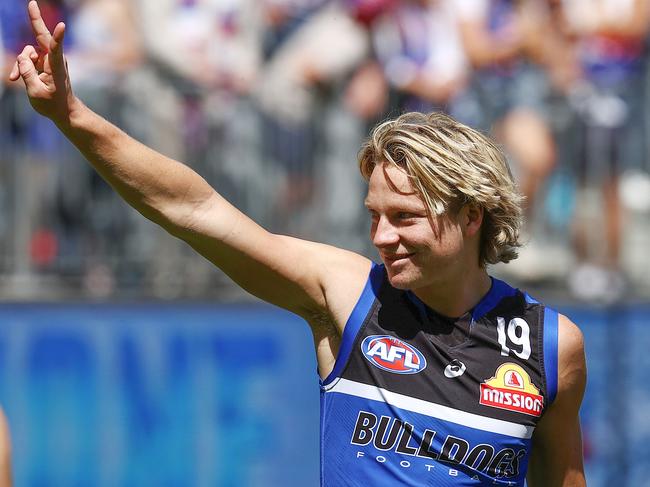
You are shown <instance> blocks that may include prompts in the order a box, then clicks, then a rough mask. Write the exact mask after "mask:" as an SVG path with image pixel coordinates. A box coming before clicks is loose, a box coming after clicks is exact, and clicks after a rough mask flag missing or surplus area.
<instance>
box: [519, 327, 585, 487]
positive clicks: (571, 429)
mask: <svg viewBox="0 0 650 487" xmlns="http://www.w3.org/2000/svg"><path fill="white" fill-rule="evenodd" d="M558 325H559V329H558V391H557V396H556V398H555V401H554V402H553V404H552V405H551V407H550V408H549V410H548V411H547V412H546V413H545V414H544V417H543V418H542V420H541V421H540V422H539V424H538V426H537V428H536V429H535V434H534V436H533V452H532V458H531V461H530V465H529V468H528V476H527V481H528V485H529V486H530V487H584V486H585V485H586V482H585V475H584V468H583V461H582V435H581V432H580V419H579V417H578V412H579V410H580V404H581V402H582V396H583V394H584V390H585V384H586V380H587V367H586V364H585V353H584V343H583V337H582V332H581V331H580V330H579V329H578V327H577V326H576V325H575V324H573V323H572V322H571V321H570V320H569V319H568V318H567V317H566V316H562V315H560V317H559V323H558Z"/></svg>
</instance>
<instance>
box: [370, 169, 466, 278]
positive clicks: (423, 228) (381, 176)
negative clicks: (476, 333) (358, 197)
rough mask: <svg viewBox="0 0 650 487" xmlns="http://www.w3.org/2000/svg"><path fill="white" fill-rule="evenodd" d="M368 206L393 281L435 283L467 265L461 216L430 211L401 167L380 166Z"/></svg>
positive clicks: (372, 231)
mask: <svg viewBox="0 0 650 487" xmlns="http://www.w3.org/2000/svg"><path fill="white" fill-rule="evenodd" d="M366 206H367V207H368V211H369V212H370V215H371V217H372V226H371V229H370V237H371V239H372V243H373V244H374V246H375V247H376V248H377V250H378V251H379V255H380V256H381V259H382V261H383V262H384V264H385V266H386V270H387V273H388V278H389V280H390V283H391V284H392V285H393V287H396V288H399V289H412V290H417V289H422V288H426V287H431V286H434V287H435V286H436V285H441V284H444V282H446V281H447V280H448V279H450V278H453V272H454V270H455V269H456V270H457V269H461V268H462V267H463V265H462V264H463V262H462V260H463V259H464V258H465V257H464V256H465V253H464V252H463V250H464V239H463V233H462V230H461V227H460V225H459V223H458V221H457V218H456V216H455V215H451V216H448V215H446V214H445V215H443V216H430V215H429V212H428V211H427V208H426V205H425V204H424V202H423V201H422V200H421V199H420V197H419V196H418V195H417V193H415V192H414V190H413V187H412V185H411V183H410V181H409V180H408V176H407V175H406V173H405V172H404V171H402V170H401V169H399V168H397V167H395V166H393V165H388V164H378V165H376V166H375V168H374V170H373V172H372V174H371V175H370V180H369V182H368V196H367V198H366Z"/></svg>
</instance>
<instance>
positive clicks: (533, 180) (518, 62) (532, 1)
mask: <svg viewBox="0 0 650 487" xmlns="http://www.w3.org/2000/svg"><path fill="white" fill-rule="evenodd" d="M454 5H455V6H456V8H457V9H458V15H459V21H460V29H461V35H462V39H463V44H464V46H465V50H466V52H467V55H468V57H469V60H470V62H471V64H472V66H473V67H474V70H475V72H474V83H473V89H474V90H475V92H476V94H477V96H478V98H479V102H480V107H481V114H480V118H479V120H475V121H470V123H473V124H475V125H478V126H480V127H483V129H484V130H489V131H491V132H492V133H493V134H494V135H495V137H496V138H497V140H499V141H500V142H501V143H503V144H504V146H505V148H506V151H507V152H508V154H509V155H510V156H511V157H512V159H513V171H514V172H515V173H516V176H517V178H518V179H519V185H520V188H521V190H522V192H523V194H524V196H525V197H526V201H527V203H526V206H525V210H526V220H527V221H528V224H529V227H528V232H529V233H530V232H532V230H533V229H532V227H533V226H534V225H531V222H532V221H533V217H534V216H535V213H536V204H537V199H538V194H539V191H540V188H541V187H542V185H543V183H544V181H545V180H546V178H547V177H548V175H549V174H550V172H551V171H552V169H553V168H554V166H555V158H556V149H555V143H554V140H553V137H552V134H551V130H550V128H549V125H548V123H547V121H546V120H545V117H544V108H545V97H546V96H547V94H548V90H549V86H548V80H547V78H546V74H545V73H544V72H543V70H542V69H541V67H540V66H536V65H535V64H533V63H532V62H530V58H529V56H530V55H532V54H534V53H535V52H536V49H537V47H538V43H539V40H540V38H541V37H542V36H540V32H541V29H542V28H543V22H544V20H545V18H546V15H545V13H546V12H545V4H544V2H542V1H541V0H520V1H517V0H465V1H462V2H454ZM540 21H541V22H540ZM522 257H523V258H524V259H525V255H524V254H522Z"/></svg>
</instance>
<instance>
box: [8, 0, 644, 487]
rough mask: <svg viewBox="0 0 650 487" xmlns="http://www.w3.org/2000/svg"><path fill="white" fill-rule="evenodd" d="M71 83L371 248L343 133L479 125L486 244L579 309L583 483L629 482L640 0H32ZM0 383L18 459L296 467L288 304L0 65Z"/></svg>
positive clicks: (271, 201)
mask: <svg viewBox="0 0 650 487" xmlns="http://www.w3.org/2000/svg"><path fill="white" fill-rule="evenodd" d="M39 4H40V6H41V10H42V12H43V15H44V17H45V19H46V23H47V24H48V25H49V26H50V27H53V26H54V25H55V24H56V23H57V22H58V21H60V20H65V21H66V23H67V25H68V33H67V38H66V43H67V44H66V49H67V56H68V62H69V67H70V73H71V77H72V80H73V88H74V90H75V92H76V93H77V95H78V96H79V97H80V98H82V99H83V100H84V102H85V103H86V104H88V105H89V106H90V107H91V108H93V109H94V110H96V111H97V112H99V113H101V114H102V115H103V116H105V117H106V118H107V119H109V120H111V121H112V122H114V123H116V124H117V125H119V126H120V127H122V128H123V129H125V130H126V131H127V132H128V133H130V134H131V135H132V136H134V137H136V138H137V139H139V140H141V141H142V142H144V143H146V144H147V145H150V146H151V147H153V148H155V149H157V150H159V151H161V152H163V153H165V154H166V155H169V156H171V157H174V158H176V159H178V160H181V161H183V162H185V163H187V164H188V165H190V166H191V167H193V168H194V169H195V170H197V171H198V172H199V173H200V174H201V175H203V177H205V178H206V179H207V180H208V181H209V182H210V183H211V184H212V185H213V186H214V187H215V188H216V189H217V190H218V191H219V192H220V193H222V194H223V195H224V196H226V197H227V198H228V199H230V201H232V202H233V203H234V204H235V205H236V206H238V207H239V208H240V209H241V210H243V211H244V212H246V213H247V214H249V215H250V216H251V217H252V218H254V219H255V220H256V221H258V222H259V223H260V224H262V225H263V226H265V227H266V228H268V229H269V230H271V231H274V232H278V233H288V234H292V235H296V236H300V237H304V238H308V239H311V240H318V241H322V242H327V243H331V244H333V245H337V246H341V247H345V248H348V249H351V250H354V251H357V252H360V253H363V254H365V255H368V256H369V257H371V258H376V255H375V254H374V252H373V250H372V248H371V245H370V241H369V239H368V229H369V219H368V217H367V215H366V211H365V209H364V207H363V204H362V201H363V198H364V196H365V182H364V181H363V180H362V178H361V177H360V175H359V174H358V169H357V166H356V154H357V151H358V149H359V146H360V144H361V143H362V141H363V140H364V137H366V136H367V134H368V132H369V130H370V128H371V127H372V126H374V125H375V124H376V123H377V122H379V121H382V120H384V119H386V118H388V117H392V116H395V115H398V114H400V113H402V112H404V111H411V110H419V111H431V110H442V111H445V112H447V113H449V114H451V115H452V116H454V117H455V118H457V119H459V120H460V121H462V122H465V123H467V124H469V125H472V126H474V127H477V128H479V129H481V130H482V131H483V132H485V133H489V134H490V135H492V136H493V137H494V138H495V139H496V140H497V141H498V142H499V144H501V145H502V147H503V148H504V149H505V151H506V152H507V154H508V157H509V159H510V164H511V167H512V169H513V172H514V174H515V176H516V178H517V180H518V181H519V184H520V187H521V190H522V192H523V193H524V194H525V196H526V217H527V223H526V227H525V229H524V241H525V242H526V246H525V247H524V248H523V249H522V251H521V255H520V258H519V259H518V260H516V261H514V262H512V263H510V264H508V265H503V266H496V267H494V268H493V269H492V270H491V272H492V273H493V274H495V275H497V276H499V277H502V278H505V279H507V280H509V281H510V282H511V283H513V284H515V285H517V286H520V287H523V288H525V289H527V290H529V292H531V294H533V295H534V296H535V297H537V298H538V299H542V300H544V301H545V302H547V303H548V304H549V305H552V306H554V307H556V308H558V309H559V310H560V311H562V312H563V313H565V314H567V315H568V316H569V317H571V318H572V319H573V320H574V321H576V322H577V323H578V324H579V325H580V326H581V328H582V329H583V331H584V333H585V338H586V346H587V358H588V366H589V383H588V388H587V394H586V398H585V403H584V406H583V410H582V421H583V428H584V434H585V455H586V465H587V475H588V482H589V485H590V486H592V485H593V486H609V485H613V484H614V483H615V484H616V485H620V486H635V487H638V486H646V485H647V486H650V446H649V445H650V418H649V417H648V416H647V414H645V413H644V412H643V411H644V410H645V407H646V404H647V403H648V402H650V386H649V385H648V384H647V383H646V382H645V380H647V379H646V377H647V372H648V371H650V356H649V355H648V354H647V353H646V350H645V348H646V346H645V344H647V343H650V329H649V328H648V325H649V324H650V323H649V322H650V318H649V317H648V316H650V315H649V314H648V312H649V311H650V304H649V303H650V258H648V255H647V252H648V249H649V248H650V142H649V141H650V133H649V131H650V124H649V123H648V117H649V116H650V106H649V103H650V97H648V89H649V88H650V71H649V70H648V63H647V60H648V44H649V35H648V34H649V28H650V1H648V0H337V1H335V0H40V1H39ZM25 7H26V1H24V0H2V3H0V68H2V70H3V75H2V80H4V81H3V82H2V83H0V299H2V301H3V304H2V305H1V306H0V328H1V330H2V332H1V333H0V400H1V401H2V403H3V404H4V407H5V409H6V413H7V416H8V418H9V422H10V425H11V427H12V433H13V441H14V460H13V462H14V469H15V477H16V484H17V485H29V486H32V485H33V486H50V485H52V486H54V485H56V486H60V485H66V486H67V485H74V486H85V485H111V486H112V485H125V486H126V485H156V486H160V485H169V486H181V485H201V486H203V485H206V486H207V485H219V486H231V485H232V486H235V485H237V486H275V485H300V486H305V485H317V483H318V384H317V380H316V379H317V377H316V374H315V359H314V354H313V351H312V344H311V337H310V336H309V333H308V330H307V327H306V326H305V325H304V324H303V323H301V322H300V320H298V319H297V318H295V317H293V316H291V315H288V314H287V313H284V312H282V311H280V310H277V309H274V308H271V307H268V306H265V305H263V304H261V303H258V302H256V301H254V300H253V299H252V298H250V297H248V296H246V295H245V294H244V293H243V292H241V291H240V290H239V289H237V288H236V287H235V286H234V285H232V284H231V283H230V282H229V281H228V280H227V279H226V278H225V277H224V276H223V275H222V274H221V273H220V272H219V271H218V270H216V269H214V268H213V267H211V266H210V265H209V264H208V263H207V262H205V261H204V260H202V259H201V258H200V257H198V256H196V255H194V254H193V253H192V251H191V250H190V249H189V248H188V247H187V246H185V245H184V244H183V243H181V242H179V241H177V240H175V239H173V238H172V237H169V236H167V235H166V234H164V232H163V231H162V230H160V229H158V228H157V227H156V226H155V225H153V224H151V223H150V222H148V221H147V220H145V219H144V218H142V217H141V216H140V215H139V214H137V213H136V212H135V211H134V210H132V209H130V208H129V207H127V206H126V205H125V204H124V203H122V202H121V200H119V199H118V198H117V197H116V196H115V195H114V194H113V193H112V191H111V189H110V188H109V187H108V186H107V185H106V184H105V183H104V182H103V181H102V180H101V179H100V178H99V177H98V176H97V175H96V174H94V173H93V172H92V171H91V170H90V169H89V168H88V167H87V166H86V165H85V164H84V162H83V160H82V159H81V157H80V155H79V154H78V153H77V152H76V151H75V149H74V148H73V147H71V146H70V145H69V144H68V143H67V142H66V141H65V140H64V139H63V138H62V137H61V136H60V135H59V134H58V133H57V131H56V129H55V128H54V126H53V125H52V124H51V123H50V122H49V121H47V120H44V119H42V118H40V117H39V116H37V115H36V114H35V113H34V112H33V111H32V110H31V108H30V106H29V103H28V101H27V98H26V96H25V93H24V89H23V87H22V86H21V85H20V84H19V83H13V84H9V83H8V82H7V81H6V79H7V75H8V72H9V69H10V67H11V65H12V64H13V62H14V60H15V56H16V54H17V53H18V52H19V51H20V50H22V47H23V46H24V45H25V44H28V43H33V40H32V35H31V31H30V28H29V25H28V22H27V16H26V9H25Z"/></svg>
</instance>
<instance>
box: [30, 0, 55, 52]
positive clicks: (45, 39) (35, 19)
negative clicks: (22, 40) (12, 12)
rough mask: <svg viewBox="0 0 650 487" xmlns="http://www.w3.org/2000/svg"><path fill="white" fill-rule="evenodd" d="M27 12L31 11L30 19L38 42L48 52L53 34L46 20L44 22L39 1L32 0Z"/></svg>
mask: <svg viewBox="0 0 650 487" xmlns="http://www.w3.org/2000/svg"><path fill="white" fill-rule="evenodd" d="M27 12H29V20H30V22H31V24H32V32H34V36H35V37H36V42H38V45H39V46H40V47H41V49H43V50H44V51H45V52H48V50H49V46H50V39H51V38H52V35H51V34H50V31H49V30H48V29H47V26H46V25H45V22H43V16H42V15H41V9H40V8H38V3H37V2H36V0H31V1H30V2H29V4H28V5H27Z"/></svg>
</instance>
